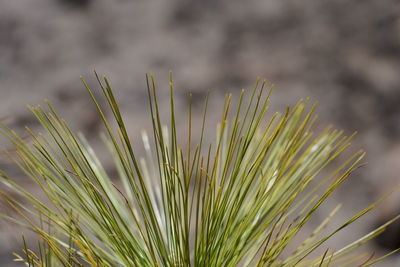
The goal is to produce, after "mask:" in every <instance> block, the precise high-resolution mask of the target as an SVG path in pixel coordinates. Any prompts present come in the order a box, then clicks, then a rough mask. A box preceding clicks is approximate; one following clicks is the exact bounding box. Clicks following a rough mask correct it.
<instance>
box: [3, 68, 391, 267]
mask: <svg viewBox="0 0 400 267" xmlns="http://www.w3.org/2000/svg"><path fill="white" fill-rule="evenodd" d="M96 77H97V80H98V83H99V89H100V90H101V91H102V92H103V97H104V98H105V100H106V103H107V104H108V105H107V106H106V107H104V106H103V105H101V104H100V103H102V102H101V101H99V100H98V99H97V98H96V97H95V94H94V93H93V92H92V89H90V88H89V87H88V86H87V84H86V83H85V81H84V80H83V79H82V81H83V84H84V85H85V87H86V89H87V91H88V93H89V96H90V97H91V99H92V100H93V103H94V107H95V108H96V109H97V111H98V115H99V117H100V118H101V120H102V122H103V124H104V126H105V134H103V135H102V138H103V140H104V143H105V145H106V146H107V147H108V149H109V152H110V155H111V157H112V159H113V162H114V166H115V169H116V171H117V173H118V175H117V176H118V177H110V174H109V173H108V172H107V171H106V170H105V168H104V167H103V165H102V163H101V162H100V160H99V159H98V157H97V156H96V153H95V152H94V150H93V149H92V148H91V146H90V144H89V142H88V141H87V140H86V139H85V137H84V136H83V135H81V134H76V133H74V132H73V131H72V130H71V129H70V128H69V127H68V125H67V123H66V122H65V121H64V120H63V119H62V118H61V116H60V115H59V114H58V113H57V112H56V110H55V108H54V107H53V106H52V105H51V104H50V103H47V107H46V108H43V107H40V106H38V107H31V108H30V109H31V110H32V112H33V114H34V115H35V116H36V118H37V119H38V121H39V122H40V124H41V126H42V127H43V129H44V132H43V134H40V133H34V131H32V130H30V129H29V128H26V129H27V132H28V133H29V134H30V137H31V140H32V142H30V141H29V142H28V141H26V139H24V138H21V137H20V136H19V135H18V134H17V133H15V132H14V131H13V130H12V129H10V128H8V127H7V126H6V125H4V124H2V125H1V129H0V131H1V133H2V134H3V135H4V136H6V137H7V138H8V139H9V140H10V142H11V144H12V145H13V148H14V151H13V152H9V153H8V156H9V157H10V158H11V159H12V160H13V161H14V163H15V164H16V165H18V167H19V168H20V169H21V170H22V171H23V172H24V174H25V175H26V176H27V177H29V178H30V179H31V180H32V181H34V182H35V183H36V184H37V186H39V187H40V189H41V191H42V193H43V195H44V196H45V197H46V199H45V200H39V199H38V198H37V197H36V196H34V195H33V194H32V193H31V192H30V190H29V188H24V187H23V186H21V185H19V184H18V183H16V182H15V181H14V179H13V177H10V176H9V175H7V173H5V172H1V173H0V174H1V183H2V184H3V185H4V186H7V187H8V188H10V189H9V190H12V191H13V192H14V193H16V194H17V195H18V196H19V198H16V197H12V196H11V194H8V193H6V191H2V192H1V195H2V197H3V199H4V201H6V202H7V203H8V204H9V205H10V206H11V207H12V208H13V209H14V210H15V212H16V213H17V214H18V215H19V217H18V218H15V217H12V216H7V215H5V214H3V215H2V217H4V218H6V219H8V220H11V221H13V222H15V223H17V224H20V225H22V226H24V227H26V228H28V229H30V230H32V231H33V232H35V233H37V235H38V236H39V238H38V240H39V241H38V245H37V247H36V248H29V246H28V245H27V243H26V242H25V240H24V242H23V243H24V248H23V249H22V253H19V254H15V255H16V260H17V261H21V262H24V263H25V264H26V265H27V266H71V267H72V266H87V265H90V266H176V267H178V266H182V267H183V266H198V267H200V266H204V267H205V266H328V265H350V264H355V263H357V264H359V265H363V266H368V265H371V264H373V263H375V262H377V261H379V260H381V259H383V258H384V257H386V256H387V255H385V256H383V257H380V258H377V259H375V258H373V257H372V256H369V255H364V254H360V253H355V250H356V249H357V248H358V247H359V246H360V245H362V244H364V243H366V242H367V241H369V240H370V239H372V238H374V237H375V236H377V235H378V234H380V233H381V232H382V231H384V229H385V228H386V227H387V225H389V224H390V223H392V222H393V221H394V220H396V219H397V218H398V217H396V218H394V219H393V220H391V221H389V222H387V223H386V224H384V225H382V226H381V227H379V228H377V229H376V230H374V231H372V232H370V233H368V234H367V235H365V236H363V237H361V238H359V239H358V240H356V241H354V242H353V243H351V244H348V245H344V246H343V248H341V249H338V250H336V251H334V250H330V249H329V248H325V244H326V241H327V240H329V239H330V238H331V237H332V236H334V235H335V234H336V233H337V232H339V231H341V230H342V229H344V228H346V227H347V226H348V225H350V224H353V223H354V222H356V221H357V220H358V219H359V218H360V217H362V216H363V215H365V214H366V213H368V212H369V211H370V210H372V209H373V208H374V207H375V206H376V205H377V204H378V202H379V201H378V202H376V203H373V204H372V205H370V206H369V207H367V208H365V209H364V210H362V211H361V212H359V213H357V214H355V215H354V216H353V217H351V218H349V219H348V220H347V221H344V222H343V223H342V224H341V225H339V226H337V228H336V229H335V230H333V231H331V232H327V233H326V231H325V229H326V226H327V224H328V223H329V222H330V220H331V218H332V217H333V216H335V214H336V212H337V211H338V209H339V207H336V208H335V209H334V210H332V212H331V213H330V215H329V216H328V217H327V218H325V220H323V221H322V222H321V223H320V225H319V226H317V227H315V229H313V231H312V232H310V233H309V234H308V237H306V238H304V239H300V240H299V238H300V235H299V233H300V231H301V230H304V229H306V228H305V225H306V224H307V223H308V222H309V221H310V219H311V218H312V215H313V214H315V213H316V211H317V210H318V209H319V208H320V207H321V205H322V204H323V203H324V202H326V201H327V200H328V197H329V196H330V195H331V194H332V192H334V191H335V190H336V189H337V188H338V186H339V185H340V184H341V183H343V182H344V181H345V180H346V179H347V178H348V177H349V175H350V174H351V173H352V172H353V171H354V170H355V169H356V168H357V167H358V166H360V164H361V161H362V159H363V156H364V152H363V151H359V152H357V153H355V154H354V155H352V156H351V157H349V158H348V159H346V160H344V161H343V160H342V161H341V159H338V157H339V155H341V154H342V152H344V151H345V150H347V149H348V148H349V146H350V141H351V139H352V138H353V136H345V135H344V133H343V131H339V130H336V129H334V128H333V127H328V128H326V129H325V130H324V131H322V132H321V133H319V134H315V133H313V124H314V122H315V119H316V116H315V115H314V108H315V105H312V106H311V107H309V106H310V105H309V103H308V101H306V100H301V101H299V102H298V103H297V104H296V105H295V106H294V107H292V108H287V109H286V110H285V112H283V113H282V114H278V113H275V114H273V115H271V116H267V114H268V112H267V110H268V102H269V96H270V91H271V90H269V89H268V88H266V82H265V81H257V83H256V85H255V86H254V89H252V90H249V91H245V90H243V91H242V92H241V94H240V96H239V98H238V99H237V100H236V101H232V95H227V96H226V97H225V100H224V103H223V105H222V110H221V119H220V122H219V123H218V126H217V136H216V140H215V142H213V143H206V141H205V140H206V138H205V136H204V135H205V132H206V129H205V128H206V127H205V126H206V120H207V110H208V98H209V97H208V95H207V97H206V98H205V100H204V113H203V115H202V122H201V123H196V124H194V123H193V122H192V109H193V108H192V104H191V103H192V102H191V96H189V100H190V101H189V103H190V104H189V107H188V112H187V115H188V120H187V129H185V130H184V129H177V126H176V125H177V123H176V121H177V119H179V118H177V116H176V113H175V103H174V95H173V82H172V75H171V78H170V113H169V115H168V116H169V119H168V120H167V122H165V121H163V120H162V117H163V116H161V114H160V113H162V112H164V111H161V110H160V108H159V101H158V99H157V89H156V84H155V80H154V77H153V76H152V75H148V76H146V79H147V89H148V90H147V92H148V99H149V110H150V112H149V113H150V119H151V123H152V130H153V131H152V133H151V135H148V134H146V133H143V135H142V137H143V143H144V153H143V155H144V156H143V157H138V155H137V153H136V151H135V150H134V148H133V146H132V141H131V139H130V137H129V133H128V131H127V128H126V125H125V122H124V120H123V118H122V114H121V112H120V108H119V106H118V104H117V101H116V98H115V96H114V93H113V90H112V89H111V86H110V83H109V81H108V80H107V78H105V77H104V78H99V77H98V75H97V74H96ZM233 103H235V104H233ZM105 109H108V110H109V111H111V113H112V118H108V117H107V116H106V115H105V114H106V112H105ZM115 125H116V127H115ZM183 130H184V131H187V135H186V136H187V140H178V138H177V134H178V132H182V131H183ZM193 133H196V136H199V138H197V139H198V142H196V143H194V139H196V138H195V137H194V134H193ZM183 147H185V148H183ZM334 161H335V163H334V164H332V163H333V162H334ZM338 161H339V162H341V163H340V164H339V163H337V162H338ZM327 166H336V167H335V168H329V167H328V168H327ZM21 199H22V200H21ZM302 236H304V234H303V235H302ZM295 244H296V245H295ZM321 251H322V252H321ZM394 252H396V251H394ZM394 252H392V253H394ZM392 253H390V254H392Z"/></svg>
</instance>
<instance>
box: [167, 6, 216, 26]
mask: <svg viewBox="0 0 400 267" xmlns="http://www.w3.org/2000/svg"><path fill="white" fill-rule="evenodd" d="M218 6H219V3H218V1H216V0H202V1H198V0H188V1H187V0H186V1H185V0H181V1H177V3H176V6H175V8H174V11H173V14H172V24H173V25H174V26H175V25H180V26H186V27H187V26H188V25H187V24H190V23H194V22H196V21H198V20H200V19H201V18H202V17H203V16H204V15H205V14H206V13H207V12H210V11H213V12H216V11H217V7H218Z"/></svg>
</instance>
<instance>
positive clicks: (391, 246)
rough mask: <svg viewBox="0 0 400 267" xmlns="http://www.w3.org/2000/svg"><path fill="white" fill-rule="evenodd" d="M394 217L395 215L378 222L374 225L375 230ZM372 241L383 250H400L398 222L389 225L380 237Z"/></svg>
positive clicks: (399, 224)
mask: <svg viewBox="0 0 400 267" xmlns="http://www.w3.org/2000/svg"><path fill="white" fill-rule="evenodd" d="M394 216H396V214H395V215H393V216H392V217H390V216H389V217H387V218H384V219H382V220H380V221H378V222H377V224H376V225H375V228H376V227H379V226H381V225H382V224H384V223H386V222H387V221H389V220H390V219H391V218H393V217H394ZM373 240H374V242H375V243H376V244H377V245H378V246H379V247H380V248H382V249H385V250H395V249H398V248H400V220H397V221H396V222H394V223H393V224H391V225H390V226H389V227H388V228H387V229H386V231H385V232H383V233H382V234H381V235H379V236H378V237H376V238H375V239H373Z"/></svg>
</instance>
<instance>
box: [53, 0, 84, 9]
mask: <svg viewBox="0 0 400 267" xmlns="http://www.w3.org/2000/svg"><path fill="white" fill-rule="evenodd" d="M58 1H59V2H61V3H62V4H65V5H68V6H71V7H77V8H79V7H80V8H86V7H88V6H89V5H90V4H91V3H92V0H58Z"/></svg>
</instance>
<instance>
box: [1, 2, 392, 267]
mask: <svg viewBox="0 0 400 267" xmlns="http://www.w3.org/2000/svg"><path fill="white" fill-rule="evenodd" d="M94 69H96V70H97V71H98V72H100V73H104V74H106V75H107V76H108V77H109V79H110V81H111V84H112V86H113V87H114V89H115V91H116V94H117V97H118V99H119V102H120V104H121V106H122V108H123V110H124V112H125V117H126V119H127V122H128V125H129V129H130V131H131V132H132V136H133V138H136V137H138V136H139V130H140V129H142V128H146V127H148V125H147V124H146V123H147V121H148V114H147V112H148V109H147V95H146V94H147V92H146V87H145V79H144V74H145V73H146V72H150V71H151V72H154V73H155V75H156V78H157V80H158V84H159V87H160V88H159V90H160V94H161V95H166V93H167V90H166V89H167V86H168V72H169V71H170V70H171V71H173V72H174V76H175V81H176V96H177V99H178V101H179V103H178V108H181V109H182V110H183V108H184V107H185V106H186V102H185V101H187V98H186V95H187V92H189V91H190V92H193V94H194V100H195V101H198V102H199V103H201V101H202V98H203V97H204V95H205V92H206V90H207V89H211V91H212V92H213V94H212V95H213V99H214V100H215V101H216V102H215V103H218V101H217V100H220V99H221V100H222V97H223V95H224V93H226V92H228V91H229V92H232V91H233V92H238V91H239V90H240V89H241V88H249V87H251V86H252V85H253V84H254V81H255V79H256V78H257V77H262V78H266V79H267V80H268V81H270V82H271V83H274V84H275V87H276V89H275V91H274V93H273V95H272V109H273V110H276V109H277V110H279V109H282V107H284V106H285V105H287V104H293V103H295V102H296V100H298V99H299V98H304V97H308V96H310V97H311V99H312V100H318V101H319V108H318V113H319V114H320V117H321V118H320V125H322V126H326V125H328V124H329V123H333V124H334V125H335V126H336V127H339V128H343V129H345V130H346V132H347V133H351V132H353V131H355V130H357V131H359V135H358V136H357V138H356V141H355V145H354V147H355V148H354V151H355V150H356V149H358V148H364V149H365V150H366V151H367V152H368V156H367V161H368V163H369V164H368V166H367V167H364V168H362V169H361V170H359V171H357V174H355V175H354V176H353V177H352V179H350V181H348V182H347V183H346V184H345V185H344V186H343V187H341V189H340V192H338V193H337V194H336V195H335V199H333V202H332V203H333V205H334V204H335V203H337V202H342V203H344V206H345V207H344V208H342V210H341V212H340V214H339V215H338V216H339V217H338V218H336V219H335V221H337V223H339V222H340V221H342V222H343V220H344V219H345V218H348V217H349V216H350V215H351V214H352V212H354V211H359V210H361V209H362V208H364V207H365V206H366V205H367V203H369V202H371V201H372V200H375V199H377V198H378V197H380V196H382V195H383V194H384V192H387V191H388V190H389V189H390V188H392V187H393V186H394V185H396V184H398V183H399V181H400V179H399V175H398V174H399V172H400V139H399V136H400V2H399V1H398V0H362V1H361V0H302V1H299V0H268V1H262V0H247V1H218V0H186V1H185V0H169V1H168V0H113V1H110V0H0V118H2V119H4V120H5V121H6V122H7V123H8V124H10V125H11V126H13V127H14V128H16V129H23V127H24V126H25V125H29V126H31V127H32V128H34V129H36V128H37V126H38V125H37V123H36V122H35V120H34V119H33V116H31V114H30V113H29V111H28V110H27V109H26V107H25V106H26V104H41V103H43V99H44V98H48V99H50V100H51V101H52V102H53V103H54V104H55V105H56V106H57V107H58V110H59V111H61V113H62V114H63V116H64V117H65V118H66V119H67V120H68V121H69V122H70V123H71V125H72V127H73V128H74V129H76V130H81V131H83V132H84V133H85V134H87V135H89V136H90V137H91V138H95V137H97V135H96V131H97V130H98V129H99V125H100V121H99V120H98V119H97V117H96V113H95V110H94V109H93V108H92V106H91V104H90V101H89V98H88V97H87V95H86V92H85V90H84V89H83V86H82V84H81V83H80V80H79V76H80V75H83V76H84V77H85V79H87V80H88V83H89V85H91V86H93V87H96V83H95V81H94V76H93V70H94ZM161 102H162V103H161V104H162V106H167V104H168V103H167V99H166V98H164V99H163V98H162V99H161ZM213 103H214V102H213ZM200 107H201V105H199V108H200ZM219 107H220V106H218V105H215V104H214V105H213V106H212V107H211V109H212V110H218V108H219ZM96 140H97V139H93V143H94V144H95V146H98V145H99V144H100V142H98V141H96ZM0 143H1V145H2V148H6V147H7V145H6V143H5V141H4V140H3V139H1V142H0ZM99 149H101V148H99ZM0 167H1V169H5V170H7V171H8V172H9V173H13V171H14V169H13V167H12V166H11V165H10V164H9V163H8V162H6V161H1V162H0ZM16 179H19V180H20V181H21V182H24V177H19V176H18V175H16ZM399 212H400V204H399V203H398V197H392V198H391V199H390V201H388V202H386V203H385V204H384V205H382V206H380V208H379V209H378V210H377V211H375V212H374V214H372V215H371V216H369V217H367V218H366V219H365V220H363V221H362V223H361V224H360V226H357V227H355V228H353V229H352V230H351V231H350V232H348V233H347V234H346V235H341V236H340V235H339V237H338V238H339V239H338V240H337V243H338V244H339V243H340V244H344V243H346V242H350V241H352V240H354V239H355V238H356V237H357V236H360V235H361V233H365V232H366V231H368V230H371V227H373V226H375V225H376V224H378V223H379V222H382V221H383V220H385V219H387V218H389V217H391V216H393V215H395V214H398V213H399ZM20 231H21V230H20V229H18V230H15V229H14V228H12V227H10V226H8V225H5V224H4V225H1V224H0V257H1V259H0V266H19V265H12V263H11V262H10V259H12V256H11V255H10V254H11V252H12V251H16V250H19V249H20V247H21V245H20V240H21V239H20ZM399 232H400V229H399V226H397V227H396V226H394V227H392V228H391V229H390V232H389V234H386V235H384V236H383V237H382V238H381V239H378V241H379V242H376V243H375V246H372V247H370V248H369V249H371V250H376V251H380V252H382V251H383V252H384V251H385V249H393V248H397V247H399V246H400V233H399ZM334 244H336V243H334ZM399 265H400V263H399V262H398V260H396V257H392V258H391V260H388V261H385V262H384V263H381V264H379V266H399Z"/></svg>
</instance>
